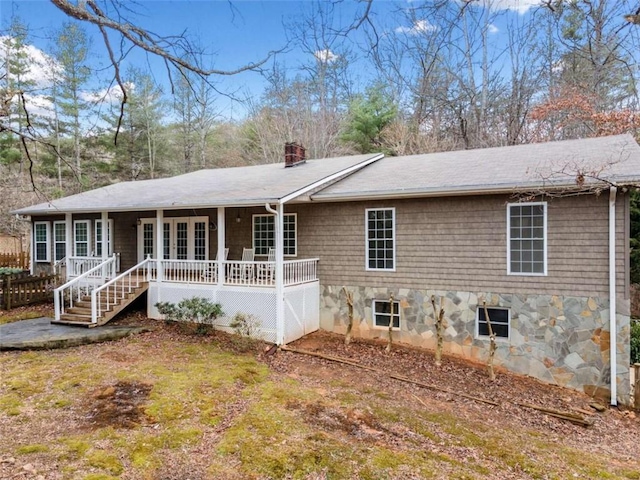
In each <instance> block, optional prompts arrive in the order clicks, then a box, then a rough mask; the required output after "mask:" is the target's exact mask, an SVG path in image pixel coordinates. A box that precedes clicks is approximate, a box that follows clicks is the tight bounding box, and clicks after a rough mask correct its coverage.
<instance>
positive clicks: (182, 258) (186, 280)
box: [53, 204, 319, 343]
mask: <svg viewBox="0 0 640 480" xmlns="http://www.w3.org/2000/svg"><path fill="white" fill-rule="evenodd" d="M56 223H59V224H61V225H64V231H65V232H66V233H67V235H66V238H65V246H66V248H65V250H66V251H69V252H71V253H72V255H69V256H65V257H64V258H63V260H62V262H60V261H57V262H56V263H55V265H56V268H60V265H64V266H65V269H66V276H67V280H68V282H67V283H68V284H72V285H74V284H75V285H78V284H81V283H82V284H84V285H85V286H87V287H85V292H84V295H85V296H86V297H87V302H86V303H87V306H86V307H87V310H88V297H89V295H90V294H91V290H95V291H97V293H98V296H99V295H100V293H101V291H102V289H103V288H104V286H105V285H106V288H107V290H108V289H109V288H110V285H115V284H122V281H123V280H125V283H126V282H129V283H131V282H130V280H126V279H124V277H131V276H132V275H134V276H135V278H136V282H138V283H139V282H144V283H146V284H147V288H146V289H144V290H140V292H141V293H143V292H144V291H147V292H148V300H147V312H148V316H149V317H150V318H158V319H160V318H162V317H161V315H160V314H159V312H158V310H157V308H156V306H155V305H156V304H157V303H158V302H171V303H178V302H180V301H181V300H183V299H185V298H191V297H195V296H197V297H203V298H207V299H209V300H211V301H213V302H219V303H221V305H222V308H223V311H224V313H225V317H224V318H222V319H220V322H219V324H220V325H221V326H222V327H225V326H227V327H228V325H229V323H231V321H232V319H233V317H234V315H236V314H238V313H241V314H245V315H250V316H251V317H252V318H253V319H254V320H255V321H256V323H257V324H259V328H258V330H259V334H260V336H261V337H262V338H263V339H264V340H267V341H272V342H274V343H286V342H289V341H292V340H295V339H296V338H299V337H301V336H303V335H305V334H306V333H310V332H311V331H315V330H317V329H318V328H319V320H318V317H319V310H318V309H319V307H318V302H319V279H318V263H319V259H318V258H299V257H298V239H297V216H296V213H294V212H287V213H285V212H284V206H280V207H279V208H278V206H276V208H275V209H274V208H271V206H270V205H268V204H267V205H264V206H256V205H245V206H236V207H214V208H208V209H189V210H185V209H179V210H178V209H176V210H156V211H137V212H104V211H103V212H99V213H87V214H73V215H67V216H66V218H65V220H64V221H62V220H60V221H59V222H56ZM102 225H107V228H106V229H103V228H102ZM62 230H63V229H62V227H59V228H58V231H62ZM157 232H161V234H160V235H158V234H157ZM54 233H55V232H54ZM54 240H55V239H54ZM53 243H54V244H57V245H59V244H60V242H59V241H58V242H56V241H54V242H53ZM88 245H92V246H93V247H94V248H93V250H92V251H91V252H90V253H89V254H88V255H77V254H78V253H86V251H87V250H89V247H88ZM102 245H106V248H102ZM60 250H61V249H60V248H58V253H60ZM243 250H251V251H252V255H251V258H252V259H251V260H247V259H244V260H243V259H242V258H238V257H240V256H241V255H240V254H241V252H242V251H243ZM285 254H286V256H285ZM158 257H160V258H158ZM230 257H231V258H230ZM233 257H235V258H233ZM142 265H144V267H142ZM132 270H133V272H132ZM121 271H124V273H120V272H121ZM141 293H140V294H141ZM76 297H78V298H80V294H79V293H78V294H77V295H76ZM63 298H65V297H64V295H61V296H60V299H61V301H60V302H59V303H60V305H59V306H56V308H60V310H61V311H60V312H56V318H57V319H60V317H61V315H62V314H63V313H64V301H63V300H62V299H63ZM76 303H80V302H76ZM68 310H69V308H67V311H68ZM76 310H77V309H76ZM94 310H95V309H94ZM98 310H100V309H99V308H98ZM88 313H89V312H87V314H88ZM279 319H280V320H279ZM74 321H77V318H74ZM92 321H93V322H95V319H92ZM98 322H99V320H98Z"/></svg>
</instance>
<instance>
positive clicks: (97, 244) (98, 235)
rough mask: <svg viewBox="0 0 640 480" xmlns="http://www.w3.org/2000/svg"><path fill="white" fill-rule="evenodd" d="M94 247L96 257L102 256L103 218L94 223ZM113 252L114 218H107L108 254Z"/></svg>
mask: <svg viewBox="0 0 640 480" xmlns="http://www.w3.org/2000/svg"><path fill="white" fill-rule="evenodd" d="M94 232H95V235H94V248H93V251H94V252H95V255H96V257H101V256H102V220H96V221H95V224H94ZM112 254H113V219H112V218H110V219H108V220H107V256H108V255H112Z"/></svg>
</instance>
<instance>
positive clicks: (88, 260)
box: [66, 253, 120, 279]
mask: <svg viewBox="0 0 640 480" xmlns="http://www.w3.org/2000/svg"><path fill="white" fill-rule="evenodd" d="M113 257H115V258H116V260H115V263H114V264H113V266H114V268H113V271H114V273H115V272H117V271H118V269H119V267H120V265H119V264H120V256H119V255H118V254H116V253H114V254H113ZM110 258H111V257H110ZM101 263H102V257H93V256H91V257H66V264H67V278H68V279H69V278H73V277H79V276H80V275H83V274H84V273H85V272H87V271H89V270H91V269H93V268H94V267H95V266H96V265H100V264H101Z"/></svg>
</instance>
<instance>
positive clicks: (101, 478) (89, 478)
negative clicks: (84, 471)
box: [82, 473, 118, 480]
mask: <svg viewBox="0 0 640 480" xmlns="http://www.w3.org/2000/svg"><path fill="white" fill-rule="evenodd" d="M82 480H118V477H114V476H112V475H105V474H104V473H90V474H89V475H85V476H84V477H82Z"/></svg>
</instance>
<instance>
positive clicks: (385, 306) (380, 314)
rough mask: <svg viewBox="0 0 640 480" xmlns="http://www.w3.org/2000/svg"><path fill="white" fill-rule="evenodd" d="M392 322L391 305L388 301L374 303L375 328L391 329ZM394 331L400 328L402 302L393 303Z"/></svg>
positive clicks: (375, 301)
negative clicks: (390, 323)
mask: <svg viewBox="0 0 640 480" xmlns="http://www.w3.org/2000/svg"><path fill="white" fill-rule="evenodd" d="M389 322H391V303H390V302H389V301H388V300H374V301H373V326H374V327H380V328H389ZM392 328H394V329H399V328H400V302H398V301H395V300H394V301H393V326H392Z"/></svg>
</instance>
